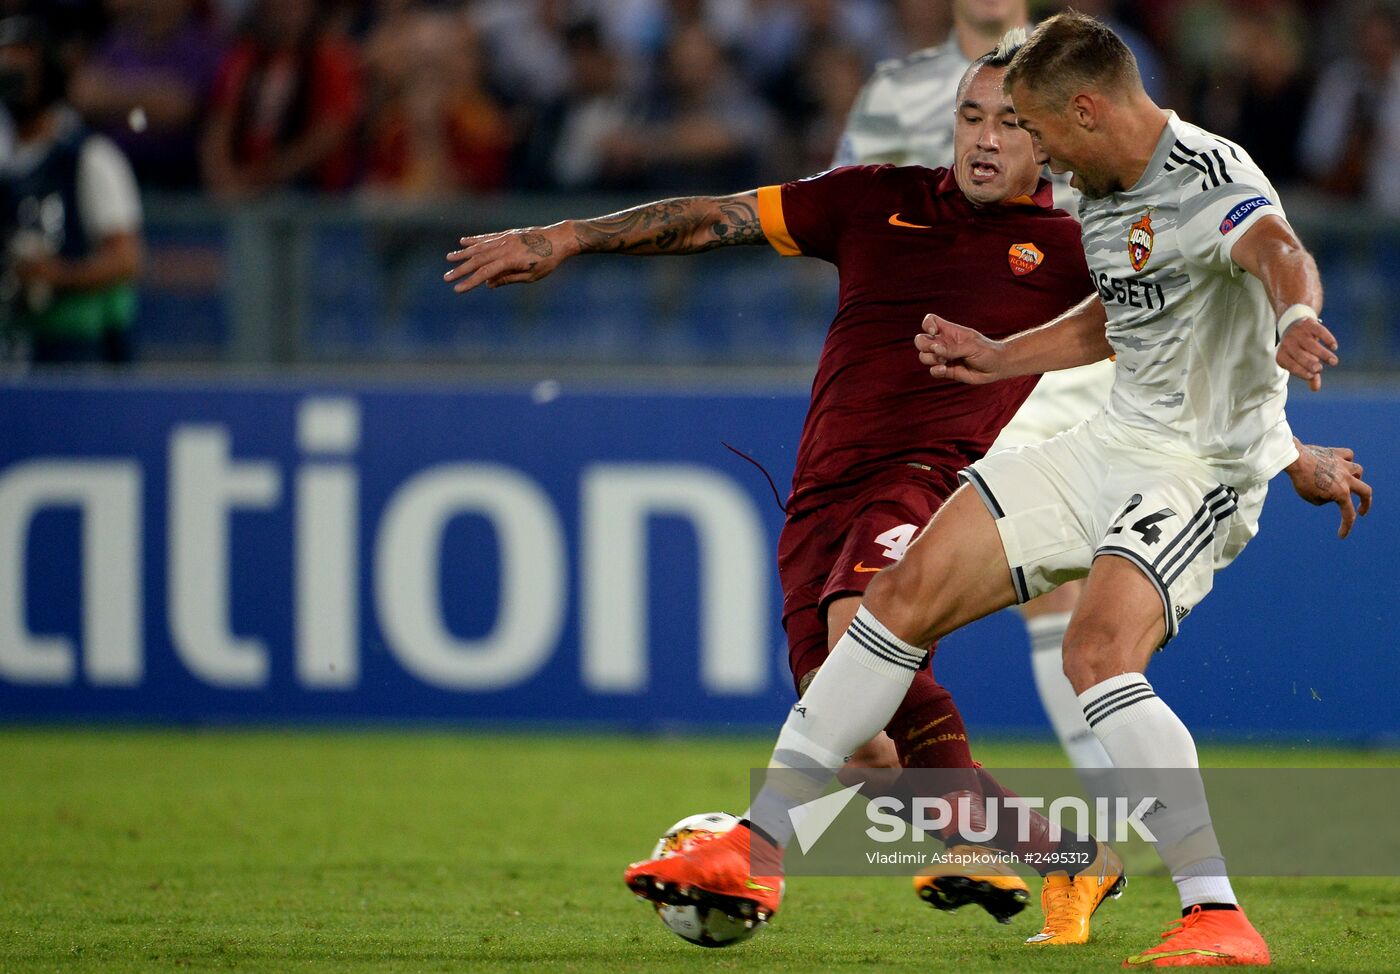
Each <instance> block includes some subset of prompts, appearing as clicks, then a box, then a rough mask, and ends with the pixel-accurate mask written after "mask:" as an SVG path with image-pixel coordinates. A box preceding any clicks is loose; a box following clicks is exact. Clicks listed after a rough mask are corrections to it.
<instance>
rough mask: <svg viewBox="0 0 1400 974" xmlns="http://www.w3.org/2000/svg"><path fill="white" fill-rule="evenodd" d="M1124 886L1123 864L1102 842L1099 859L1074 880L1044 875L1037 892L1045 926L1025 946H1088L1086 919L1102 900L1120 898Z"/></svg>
mask: <svg viewBox="0 0 1400 974" xmlns="http://www.w3.org/2000/svg"><path fill="white" fill-rule="evenodd" d="M1127 882H1128V881H1127V880H1126V879H1124V878H1123V860H1122V859H1119V858H1118V854H1117V853H1116V852H1114V851H1113V850H1112V849H1110V848H1109V847H1108V846H1106V845H1104V844H1103V843H1102V842H1100V843H1099V849H1098V855H1096V856H1095V857H1094V861H1093V862H1091V863H1090V864H1089V865H1088V866H1086V867H1085V868H1084V870H1083V871H1082V872H1080V873H1078V874H1076V875H1075V876H1073V877H1071V876H1070V875H1069V873H1066V872H1053V873H1048V874H1046V876H1045V885H1044V886H1042V887H1041V888H1040V907H1041V909H1042V910H1044V911H1045V926H1044V927H1042V928H1041V931H1040V933H1038V934H1036V935H1035V936H1034V937H1031V938H1030V939H1028V940H1027V941H1026V943H1028V944H1038V945H1041V946H1046V947H1057V946H1061V945H1064V944H1083V943H1088V941H1089V918H1090V917H1092V916H1093V915H1094V911H1095V910H1097V909H1098V908H1099V907H1100V906H1102V905H1103V901H1104V900H1106V899H1108V898H1109V897H1110V896H1113V897H1118V896H1122V895H1123V887H1124V886H1126V885H1127Z"/></svg>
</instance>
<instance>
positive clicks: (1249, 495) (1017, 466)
mask: <svg viewBox="0 0 1400 974" xmlns="http://www.w3.org/2000/svg"><path fill="white" fill-rule="evenodd" d="M1102 425H1103V424H1102V423H1101V422H1100V421H1099V418H1098V417H1096V418H1094V419H1090V420H1087V421H1085V422H1083V423H1081V424H1079V425H1078V426H1076V427H1075V428H1074V429H1072V430H1069V431H1068V432H1065V433H1061V434H1060V435H1059V436H1056V437H1054V438H1053V439H1050V440H1046V441H1044V442H1042V443H1037V444H1033V445H1031V446H1024V447H1014V448H1012V449H1008V450H1004V451H1002V452H1000V453H996V454H990V455H988V456H986V457H985V458H983V459H981V460H979V461H978V462H976V463H974V464H973V465H972V466H971V467H969V468H968V469H966V470H964V471H962V473H961V474H960V475H959V476H960V477H961V478H962V479H963V480H964V481H965V482H967V483H970V484H972V485H973V487H974V488H975V489H976V490H977V492H978V493H979V494H980V495H981V496H982V501H983V503H985V504H986V505H987V509H988V510H990V511H991V513H992V516H993V517H994V518H996V519H997V530H998V532H999V533H1000V534H1001V544H1002V548H1003V550H1004V551H1005V552H1006V560H1007V561H1008V562H1009V563H1010V565H1011V575H1012V584H1013V585H1014V586H1015V589H1016V598H1017V600H1018V601H1020V602H1028V601H1030V600H1031V599H1033V598H1035V597H1036V596H1038V595H1044V594H1045V593H1046V592H1049V591H1050V590H1051V589H1053V588H1055V587H1056V586H1057V585H1060V584H1062V583H1064V582H1067V581H1070V580H1071V579H1075V578H1083V577H1084V576H1085V575H1087V574H1088V573H1089V566H1090V565H1091V564H1092V563H1093V561H1094V559H1095V558H1097V557H1098V556H1099V555H1103V554H1113V555H1118V556H1120V557H1123V558H1126V559H1128V560H1129V561H1131V562H1132V563H1133V564H1134V565H1136V566H1137V567H1138V568H1140V569H1141V570H1142V572H1143V574H1144V575H1146V576H1147V579H1148V581H1150V582H1151V583H1152V584H1153V586H1154V587H1155V588H1156V589H1157V594H1158V595H1159V596H1161V599H1162V606H1163V609H1164V612H1165V620H1166V627H1167V635H1166V639H1164V640H1163V643H1165V642H1166V641H1167V640H1170V639H1171V638H1172V637H1173V636H1175V635H1176V632H1177V625H1178V624H1179V623H1180V622H1181V620H1182V619H1184V618H1185V617H1186V614H1187V613H1188V612H1190V611H1191V610H1192V609H1193V608H1195V607H1196V606H1197V605H1198V604H1199V603H1200V601H1201V600H1202V599H1203V598H1205V596H1206V593H1208V592H1209V591H1210V589H1211V585H1212V581H1213V576H1214V574H1215V572H1217V571H1219V570H1220V569H1222V568H1224V567H1225V566H1226V565H1228V564H1229V563H1230V562H1231V561H1233V560H1234V559H1235V556H1237V555H1238V554H1239V553H1240V552H1241V551H1243V550H1244V546H1245V545H1246V544H1248V543H1249V540H1250V539H1251V538H1253V537H1254V535H1255V534H1256V533H1257V532H1258V530H1259V512H1260V510H1261V509H1262V508H1263V506H1264V495H1265V494H1266V493H1267V491H1268V484H1267V483H1260V484H1255V485H1254V486H1252V487H1249V488H1246V489H1243V490H1239V491H1237V490H1235V489H1234V488H1232V487H1229V486H1226V485H1225V484H1221V483H1218V482H1217V481H1216V480H1215V479H1214V478H1213V477H1212V476H1211V474H1210V473H1209V471H1208V468H1206V467H1204V466H1203V465H1197V464H1193V463H1191V462H1190V461H1188V460H1184V459H1181V458H1173V457H1168V456H1162V455H1160V454H1155V453H1150V452H1147V451H1143V450H1137V449H1133V448H1130V447H1124V446H1120V445H1117V444H1114V443H1111V442H1110V441H1109V440H1108V439H1107V438H1106V436H1105V435H1104V433H1103V432H1102Z"/></svg>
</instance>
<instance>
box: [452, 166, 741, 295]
mask: <svg viewBox="0 0 1400 974" xmlns="http://www.w3.org/2000/svg"><path fill="white" fill-rule="evenodd" d="M765 240H766V238H765V237H764V235H763V227H762V225H761V224H760V223H759V218H758V191H757V190H751V191H749V192H747V193H737V194H735V195H733V196H688V197H684V198H681V199H669V200H658V201H656V202H655V203H646V204H643V205H642V206H636V207H633V208H632V209H630V210H623V211H622V212H620V213H612V214H609V215H608V216H600V217H595V218H593V219H591V220H565V221H563V222H562V223H555V224H552V225H551V226H547V227H526V228H524V229H520V230H506V231H504V232H501V233H487V234H482V235H480V236H476V237H463V238H462V239H461V244H462V246H461V249H460V250H454V251H452V253H450V254H448V255H447V259H448V260H449V261H452V262H453V263H455V264H456V265H457V266H456V267H454V268H452V270H450V271H448V272H447V273H446V274H445V275H443V279H444V280H446V281H448V282H449V283H451V282H454V281H455V282H456V283H455V284H454V285H453V290H454V291H456V292H457V293H458V294H462V293H464V292H466V291H470V290H471V289H472V288H474V287H476V286H477V285H479V284H486V285H487V286H489V287H499V286H500V285H502V284H519V283H524V282H528V281H538V280H539V279H540V278H542V277H544V276H545V275H546V274H549V273H550V272H551V271H553V270H554V269H555V268H556V267H558V266H559V265H560V264H562V263H563V262H564V261H565V260H566V259H568V258H569V257H573V256H574V255H575V254H641V255H654V254H698V253H702V252H703V251H706V250H713V249H715V248H716V247H732V246H736V245H739V244H760V243H764V242H765Z"/></svg>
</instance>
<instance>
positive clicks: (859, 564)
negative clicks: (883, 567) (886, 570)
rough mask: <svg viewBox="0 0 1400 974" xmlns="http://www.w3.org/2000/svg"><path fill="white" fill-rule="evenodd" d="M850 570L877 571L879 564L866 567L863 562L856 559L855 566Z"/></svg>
mask: <svg viewBox="0 0 1400 974" xmlns="http://www.w3.org/2000/svg"><path fill="white" fill-rule="evenodd" d="M851 570H852V571H857V572H878V571H879V570H880V566H879V565H876V566H875V567H874V568H866V567H865V562H863V561H858V562H856V567H855V568H853V569H851Z"/></svg>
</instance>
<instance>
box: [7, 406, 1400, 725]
mask: <svg viewBox="0 0 1400 974" xmlns="http://www.w3.org/2000/svg"><path fill="white" fill-rule="evenodd" d="M805 406H806V396H805V394H804V393H803V392H802V391H800V390H794V389H791V388H782V389H775V390H762V391H754V390H737V391H736V390H724V389H719V388H714V389H692V390H676V389H670V390H653V389H647V390H640V389H639V390H634V391H625V392H607V391H584V390H578V391H576V390H573V389H571V388H568V387H564V388H560V387H559V386H558V385H557V384H554V383H541V384H539V385H533V386H530V385H525V386H520V387H511V388H505V387H502V388H497V389H462V388H456V387H438V388H434V387H430V386H428V387H425V386H422V385H408V384H403V385H389V384H335V385H330V384H320V383H315V382H306V381H298V382H290V381H288V382H277V383H252V382H245V383H227V382H215V381H208V382H199V383H193V382H192V383H179V382H149V381H141V382H83V381H78V380H46V381H39V382H28V383H22V384H21V383H15V384H11V385H7V386H3V387H0V409H3V415H4V417H5V420H4V424H3V428H0V715H3V716H4V717H5V718H7V719H12V720H14V719H18V720H33V719H135V720H142V721H154V722H206V721H245V720H253V721H288V720H292V721H305V720H333V721H342V722H343V721H355V720H377V721H383V720H394V721H399V720H439V721H444V720H445V721H454V722H473V723H476V722H491V723H495V722H511V723H517V722H526V723H531V724H547V725H584V724H604V725H611V726H627V727H634V728H639V729H657V728H667V727H695V726H701V727H704V728H707V729H726V728H751V727H754V726H771V727H775V726H776V724H777V722H778V721H779V720H780V719H781V717H782V714H783V711H784V709H785V707H786V706H787V705H788V703H789V702H790V699H791V685H790V681H789V679H788V676H787V674H786V663H785V653H784V652H783V648H782V647H783V640H782V632H781V628H780V624H779V618H778V615H779V613H778V609H779V604H780V601H779V593H778V590H777V578H776V570H775V568H774V561H773V552H774V550H775V547H776V542H777V534H778V531H779V529H780V527H781V522H782V515H781V512H780V510H779V507H778V505H777V504H776V503H775V501H774V499H773V497H772V495H771V492H770V490H769V487H768V484H767V483H766V481H765V480H764V479H763V478H762V476H761V475H760V474H759V473H758V472H757V471H756V470H755V469H754V468H753V467H751V466H750V465H749V464H747V463H745V462H744V461H743V460H741V459H739V458H738V457H736V456H734V455H733V454H732V453H730V452H729V451H728V450H726V449H725V448H724V446H723V443H726V442H727V443H730V444H733V445H734V446H735V447H737V448H739V449H740V450H743V451H745V452H746V453H748V454H750V455H752V456H754V457H755V458H757V459H759V460H760V461H762V462H763V463H764V464H765V465H766V466H767V467H768V469H769V470H770V471H771V472H772V473H773V476H774V478H775V479H776V480H777V481H778V484H779V487H780V489H782V488H784V487H785V484H786V480H787V478H788V477H789V476H790V474H791V468H792V462H793V455H794V450H795V447H796V441H797V436H798V432H799V430H800V428H801V421H802V415H803V412H804V409H805ZM1290 415H1291V417H1292V419H1293V423H1294V426H1295V428H1296V429H1297V430H1298V432H1299V433H1300V435H1303V436H1304V437H1305V438H1308V439H1311V440H1314V441H1319V442H1329V443H1347V444H1351V445H1354V446H1356V447H1357V449H1358V452H1359V453H1360V454H1361V456H1362V459H1363V460H1364V461H1365V462H1366V463H1367V470H1368V478H1370V479H1372V480H1373V481H1374V482H1375V483H1376V484H1377V486H1378V490H1379V492H1380V498H1381V500H1380V502H1379V503H1378V507H1377V513H1376V514H1375V515H1373V516H1372V517H1371V518H1369V519H1368V520H1367V522H1365V523H1363V524H1361V525H1360V526H1359V528H1358V530H1357V532H1356V534H1355V536H1354V537H1353V538H1351V539H1349V540H1347V541H1344V542H1343V541H1338V540H1337V539H1336V538H1335V536H1334V534H1335V527H1336V516H1335V512H1331V511H1317V510H1314V509H1312V508H1309V507H1308V506H1307V505H1305V504H1304V503H1302V502H1301V501H1300V500H1298V499H1297V498H1296V497H1293V496H1292V493H1291V491H1290V490H1289V489H1288V487H1287V485H1286V483H1284V482H1283V481H1279V482H1277V483H1276V485H1275V488H1276V489H1275V490H1274V491H1273V494H1272V496H1271V497H1270V500H1269V502H1268V506H1267V507H1266V510H1265V515H1264V519H1263V528H1262V531H1261V536H1260V537H1259V538H1258V539H1256V541H1255V542H1254V543H1253V544H1252V545H1251V546H1250V548H1249V549H1248V550H1247V551H1246V552H1245V553H1244V555H1243V556H1242V557H1241V558H1240V559H1239V561H1238V563H1237V565H1236V566H1235V567H1232V568H1231V569H1230V570H1229V571H1227V572H1224V573H1223V574H1221V575H1220V576H1218V577H1217V585H1216V592H1215V594H1213V595H1212V596H1211V597H1210V598H1209V599H1207V601H1206V602H1205V604H1204V605H1203V606H1202V607H1201V608H1200V609H1199V610H1198V611H1197V612H1195V613H1193V614H1192V616H1191V618H1190V620H1189V621H1188V622H1187V623H1186V625H1185V626H1184V629H1183V633H1182V635H1181V636H1180V637H1179V638H1178V639H1177V640H1176V641H1175V642H1173V643H1172V644H1171V646H1170V647H1169V648H1168V649H1167V650H1166V651H1165V652H1164V653H1163V654H1162V655H1161V657H1160V659H1159V660H1158V661H1157V662H1156V663H1155V664H1154V666H1153V668H1152V670H1151V672H1150V677H1151V678H1152V679H1153V681H1154V683H1155V684H1156V685H1157V687H1158V690H1159V692H1161V693H1162V695H1163V696H1164V697H1165V698H1166V699H1168V700H1169V701H1170V702H1171V703H1172V704H1173V706H1174V707H1176V708H1177V709H1178V711H1179V712H1180V713H1181V715H1182V717H1183V718H1184V719H1185V720H1186V721H1187V723H1188V724H1189V725H1190V726H1192V727H1193V728H1196V729H1199V730H1201V731H1204V732H1211V731H1219V732H1223V733H1228V734H1234V735H1246V736H1247V735H1268V736H1281V737H1286V738H1290V739H1309V738H1327V739H1339V738H1347V739H1361V740H1380V739H1390V738H1393V737H1396V736H1400V707H1398V706H1397V705H1396V703H1395V699H1396V691H1397V688H1400V658H1397V647H1400V636H1397V633H1400V598H1397V594H1396V590H1395V583H1394V579H1393V576H1391V575H1390V574H1389V571H1388V566H1389V565H1390V563H1391V560H1392V559H1393V557H1394V552H1395V551H1396V550H1400V518H1397V517H1396V516H1395V515H1393V514H1387V513H1386V511H1387V509H1388V507H1389V505H1388V504H1387V501H1386V498H1387V497H1388V485H1390V484H1394V483H1395V482H1396V477H1397V474H1400V469H1398V468H1400V463H1397V460H1396V457H1395V456H1394V451H1393V450H1392V448H1391V444H1392V443H1393V442H1394V435H1393V431H1394V430H1395V429H1397V428H1400V397H1388V396H1384V395H1374V396H1362V395H1345V394H1335V395H1327V396H1317V397H1308V396H1305V395H1301V394H1295V405H1294V406H1293V408H1292V410H1291V411H1290ZM1027 657H1028V651H1027V646H1026V640H1025V636H1024V634H1023V632H1022V630H1021V626H1020V624H1019V623H1018V622H1017V620H1016V619H1015V617H1014V616H1012V615H1011V614H1009V613H1002V614H1000V615H998V616H996V617H993V618H991V619H988V620H985V621H984V622H981V623H978V624H976V625H974V626H972V627H969V629H967V630H965V631H963V632H961V633H958V634H955V635H953V636H952V637H949V638H948V639H947V640H945V642H944V644H943V646H942V647H941V648H940V651H939V654H938V661H937V670H938V674H939V676H940V678H941V679H942V680H943V682H945V683H946V684H948V685H949V686H950V687H951V688H952V689H953V690H954V692H955V693H956V694H958V696H959V699H960V701H961V702H962V704H963V706H964V707H965V709H966V711H967V712H968V716H969V720H970V723H971V724H972V726H973V727H974V729H975V730H977V731H979V732H1008V731H1015V732H1020V731H1026V730H1037V729H1040V728H1043V727H1044V726H1045V724H1044V719H1043V717H1042V715H1041V713H1040V710H1039V705H1038V703H1037V701H1036V697H1035V693H1034V689H1033V687H1032V683H1031V678H1030V669H1029V664H1028V660H1027Z"/></svg>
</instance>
